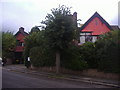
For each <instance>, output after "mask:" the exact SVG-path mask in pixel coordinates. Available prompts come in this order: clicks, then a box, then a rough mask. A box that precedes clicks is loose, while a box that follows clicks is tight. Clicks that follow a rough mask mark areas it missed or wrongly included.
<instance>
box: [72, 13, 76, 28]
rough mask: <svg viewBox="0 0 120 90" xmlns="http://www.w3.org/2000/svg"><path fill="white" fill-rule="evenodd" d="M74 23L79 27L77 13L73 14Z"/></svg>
mask: <svg viewBox="0 0 120 90" xmlns="http://www.w3.org/2000/svg"><path fill="white" fill-rule="evenodd" d="M73 23H74V24H75V26H76V27H77V12H74V13H73Z"/></svg>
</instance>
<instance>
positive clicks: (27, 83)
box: [2, 69, 108, 88]
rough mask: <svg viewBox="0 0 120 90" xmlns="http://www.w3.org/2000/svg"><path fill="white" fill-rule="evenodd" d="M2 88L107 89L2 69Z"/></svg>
mask: <svg viewBox="0 0 120 90" xmlns="http://www.w3.org/2000/svg"><path fill="white" fill-rule="evenodd" d="M2 73H3V74H2V78H3V82H2V88H108V87H107V86H101V85H94V84H90V83H83V82H74V81H67V80H63V79H62V80H61V79H55V78H49V77H44V76H36V75H30V74H25V73H19V72H14V71H9V70H5V69H3V71H2Z"/></svg>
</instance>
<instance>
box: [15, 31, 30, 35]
mask: <svg viewBox="0 0 120 90" xmlns="http://www.w3.org/2000/svg"><path fill="white" fill-rule="evenodd" d="M20 33H21V34H22V35H23V36H27V35H28V33H26V32H21V31H18V32H17V33H16V34H15V36H17V35H19V34H20Z"/></svg>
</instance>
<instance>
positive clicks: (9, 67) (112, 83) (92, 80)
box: [3, 64, 120, 88]
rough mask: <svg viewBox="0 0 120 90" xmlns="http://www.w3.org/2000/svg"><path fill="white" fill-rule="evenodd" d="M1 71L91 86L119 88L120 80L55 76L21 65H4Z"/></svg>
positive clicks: (66, 75)
mask: <svg viewBox="0 0 120 90" xmlns="http://www.w3.org/2000/svg"><path fill="white" fill-rule="evenodd" d="M3 69H7V70H10V71H14V72H21V73H26V74H33V75H42V76H47V77H50V78H58V79H64V80H72V81H77V82H86V83H91V84H97V85H104V86H109V87H115V88H120V80H118V81H117V80H108V79H103V78H102V79H101V78H95V77H87V76H77V75H71V74H59V75H56V74H55V73H52V72H43V71H37V70H31V69H27V68H26V67H25V66H24V65H23V64H19V65H6V66H4V67H3Z"/></svg>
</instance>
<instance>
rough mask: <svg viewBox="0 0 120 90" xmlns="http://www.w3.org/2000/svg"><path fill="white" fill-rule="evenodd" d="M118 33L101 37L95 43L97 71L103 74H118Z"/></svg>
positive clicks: (119, 62) (119, 33) (110, 33)
mask: <svg viewBox="0 0 120 90" xmlns="http://www.w3.org/2000/svg"><path fill="white" fill-rule="evenodd" d="M118 35H120V31H112V32H109V33H107V34H104V35H101V36H100V39H99V40H98V41H97V42H96V50H97V58H98V61H99V63H98V69H99V70H101V71H105V72H112V73H119V72H120V69H119V64H120V61H119V52H120V47H119V46H120V42H119V41H120V38H119V37H118Z"/></svg>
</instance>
